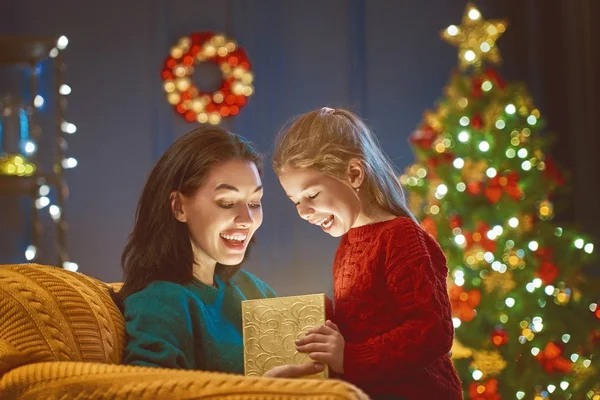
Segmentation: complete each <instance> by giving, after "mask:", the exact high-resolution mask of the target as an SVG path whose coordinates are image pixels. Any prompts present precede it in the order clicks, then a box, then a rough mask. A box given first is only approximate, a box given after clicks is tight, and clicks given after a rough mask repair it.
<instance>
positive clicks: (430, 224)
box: [421, 216, 437, 238]
mask: <svg viewBox="0 0 600 400" xmlns="http://www.w3.org/2000/svg"><path fill="white" fill-rule="evenodd" d="M421 225H422V226H423V229H425V231H426V232H427V233H429V234H430V235H431V236H433V237H434V238H437V226H436V225H435V221H434V219H433V218H432V217H430V216H427V217H425V218H423V219H422V220H421Z"/></svg>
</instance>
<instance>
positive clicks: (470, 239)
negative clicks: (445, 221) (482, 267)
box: [464, 222, 496, 253]
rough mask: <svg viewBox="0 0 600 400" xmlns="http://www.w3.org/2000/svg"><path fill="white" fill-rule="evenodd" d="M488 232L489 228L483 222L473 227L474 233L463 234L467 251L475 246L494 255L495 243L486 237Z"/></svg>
mask: <svg viewBox="0 0 600 400" xmlns="http://www.w3.org/2000/svg"><path fill="white" fill-rule="evenodd" d="M489 231H490V226H489V225H488V224H486V223H485V222H478V223H477V225H476V227H475V232H465V233H464V236H465V239H466V240H467V249H468V248H470V247H471V246H473V245H476V244H477V245H479V246H481V247H482V248H483V249H484V250H485V251H490V252H492V253H494V252H495V251H496V241H495V240H492V239H490V238H489V237H488V236H487V233H488V232H489Z"/></svg>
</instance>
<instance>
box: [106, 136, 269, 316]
mask: <svg viewBox="0 0 600 400" xmlns="http://www.w3.org/2000/svg"><path fill="white" fill-rule="evenodd" d="M232 160H246V161H251V162H253V163H255V164H256V167H257V168H258V171H259V173H260V174H261V175H262V158H261V156H260V154H259V153H258V152H256V150H255V149H254V148H253V146H252V144H251V143H250V142H248V141H247V140H245V139H244V138H242V137H241V136H238V135H236V134H233V133H230V132H228V131H226V130H225V129H223V128H220V127H215V126H205V127H201V128H197V129H194V130H192V131H191V132H188V133H187V134H185V135H184V136H182V137H181V138H179V139H178V140H177V141H175V143H173V144H172V145H171V147H169V148H168V149H167V151H166V152H165V153H164V154H163V156H162V157H161V158H160V160H159V161H158V163H157V164H156V165H155V166H154V168H153V169H152V172H151V173H150V176H149V177H148V180H147V182H146V185H145V186H144V190H143V191H142V195H141V197H140V200H139V203H138V206H137V211H136V214H135V224H134V228H133V232H132V233H131V234H130V235H129V239H128V242H127V246H125V249H124V250H123V255H122V256H121V264H122V266H123V271H124V281H123V287H122V289H121V290H120V292H119V296H118V297H120V299H121V300H122V299H125V298H126V297H127V296H129V295H131V294H133V293H136V292H138V291H140V290H142V289H144V288H145V287H146V286H147V285H148V284H150V283H151V282H153V281H157V280H163V281H171V282H176V283H179V284H187V283H189V282H191V281H192V279H193V264H194V254H193V250H192V244H191V242H190V233H189V230H188V226H187V224H185V223H182V222H179V221H178V220H177V219H175V216H174V215H173V213H172V211H171V201H170V194H171V192H173V191H174V190H176V191H179V192H181V193H182V194H183V195H185V196H192V195H193V194H194V193H195V192H196V190H197V189H198V188H199V187H200V186H201V185H202V184H203V183H204V181H205V178H206V176H207V174H208V172H209V171H210V169H211V168H213V167H214V166H215V165H217V164H220V163H223V162H227V161H232ZM248 250H249V249H248ZM247 253H248V251H246V255H247ZM239 269H240V265H235V266H228V265H221V264H217V266H216V268H215V273H216V274H218V275H219V277H220V278H221V279H223V280H224V281H225V282H228V281H229V279H230V278H231V277H232V276H233V275H235V273H236V272H237V271H238V270H239ZM118 303H120V301H119V302H118ZM120 305H122V304H120Z"/></svg>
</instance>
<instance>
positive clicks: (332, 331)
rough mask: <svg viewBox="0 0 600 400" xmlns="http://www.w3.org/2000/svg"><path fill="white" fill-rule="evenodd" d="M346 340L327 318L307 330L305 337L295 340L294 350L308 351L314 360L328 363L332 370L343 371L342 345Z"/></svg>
mask: <svg viewBox="0 0 600 400" xmlns="http://www.w3.org/2000/svg"><path fill="white" fill-rule="evenodd" d="M345 345H346V342H345V341H344V337H343V336H342V334H341V333H340V330H339V329H338V327H337V325H336V324H334V323H333V322H331V321H329V320H327V322H325V325H321V326H318V327H315V328H313V329H311V330H309V331H308V332H307V334H306V336H305V337H303V338H302V339H298V340H296V350H298V351H299V352H301V353H308V356H309V357H310V358H312V359H313V360H315V361H319V362H322V363H324V364H328V365H329V367H331V369H332V370H333V371H334V372H337V373H339V374H343V373H344V346H345Z"/></svg>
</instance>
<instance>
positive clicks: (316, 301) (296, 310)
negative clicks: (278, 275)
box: [242, 294, 332, 378]
mask: <svg viewBox="0 0 600 400" xmlns="http://www.w3.org/2000/svg"><path fill="white" fill-rule="evenodd" d="M331 311H332V308H331V301H330V300H329V299H328V298H327V296H326V295H325V294H310V295H302V296H289V297H275V298H270V299H260V300H246V301H243V302H242V323H243V335H244V372H245V374H246V375H252V376H262V375H263V374H264V373H265V372H267V371H268V370H270V369H271V368H273V367H276V366H279V365H284V364H302V363H305V362H311V359H310V358H309V357H308V354H305V353H298V352H297V351H296V344H295V341H296V339H299V338H301V337H304V335H305V334H306V332H307V331H308V330H309V329H311V328H312V327H314V326H318V325H322V324H324V323H325V321H326V319H327V318H328V316H330V315H331ZM328 375H329V371H328V369H327V367H326V368H325V370H324V371H322V372H320V373H319V374H315V375H312V376H311V377H318V378H327V377H328Z"/></svg>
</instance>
